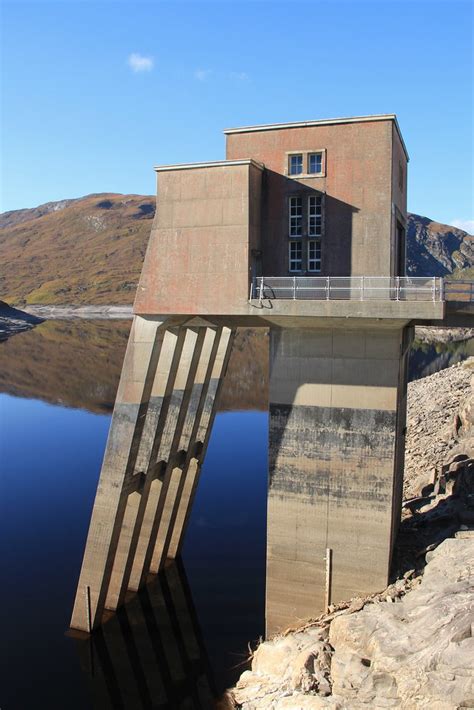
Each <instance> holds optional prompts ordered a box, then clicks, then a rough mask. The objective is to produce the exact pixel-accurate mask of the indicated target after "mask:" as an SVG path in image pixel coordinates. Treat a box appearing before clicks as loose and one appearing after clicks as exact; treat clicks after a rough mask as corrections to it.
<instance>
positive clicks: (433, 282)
mask: <svg viewBox="0 0 474 710" xmlns="http://www.w3.org/2000/svg"><path fill="white" fill-rule="evenodd" d="M431 292H432V295H433V302H434V301H436V276H433V278H432V285H431Z"/></svg>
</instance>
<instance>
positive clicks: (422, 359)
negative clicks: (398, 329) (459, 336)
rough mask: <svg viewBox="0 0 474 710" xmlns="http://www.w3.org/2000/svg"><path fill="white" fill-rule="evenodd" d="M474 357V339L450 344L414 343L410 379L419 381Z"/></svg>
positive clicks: (410, 363) (410, 361)
mask: <svg viewBox="0 0 474 710" xmlns="http://www.w3.org/2000/svg"><path fill="white" fill-rule="evenodd" d="M471 355H474V339H472V338H471V339H469V340H460V341H454V342H448V343H422V342H418V341H414V342H413V343H412V346H411V351H410V360H409V368H408V378H409V381H410V382H411V381H412V380H419V379H421V378H422V377H427V376H428V375H432V374H433V373H435V372H439V371H440V370H444V369H445V368H446V367H451V366H452V365H455V364H456V363H458V362H462V360H466V358H468V357H470V356H471Z"/></svg>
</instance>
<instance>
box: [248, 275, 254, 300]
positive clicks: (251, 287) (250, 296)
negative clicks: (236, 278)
mask: <svg viewBox="0 0 474 710" xmlns="http://www.w3.org/2000/svg"><path fill="white" fill-rule="evenodd" d="M252 296H253V276H252V278H251V279H250V295H249V303H250V302H251V301H252Z"/></svg>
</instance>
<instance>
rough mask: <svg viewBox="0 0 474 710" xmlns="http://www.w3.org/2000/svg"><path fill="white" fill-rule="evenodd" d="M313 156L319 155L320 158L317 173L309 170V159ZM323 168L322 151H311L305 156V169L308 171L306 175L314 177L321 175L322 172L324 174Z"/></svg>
mask: <svg viewBox="0 0 474 710" xmlns="http://www.w3.org/2000/svg"><path fill="white" fill-rule="evenodd" d="M313 155H319V157H320V170H318V171H316V170H310V165H311V157H312V156H313ZM323 166H324V155H323V151H322V150H313V151H311V152H310V153H308V155H307V165H306V168H307V171H308V175H316V176H319V175H322V174H323V172H324V170H323Z"/></svg>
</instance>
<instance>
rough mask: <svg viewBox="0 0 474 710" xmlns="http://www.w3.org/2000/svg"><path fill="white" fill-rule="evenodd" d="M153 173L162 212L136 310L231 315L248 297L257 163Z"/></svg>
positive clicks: (256, 237)
mask: <svg viewBox="0 0 474 710" xmlns="http://www.w3.org/2000/svg"><path fill="white" fill-rule="evenodd" d="M158 172H159V190H160V198H159V199H160V208H159V210H158V211H157V213H156V216H155V220H154V222H153V227H152V231H151V236H150V241H149V244H148V248H147V252H146V256H145V262H144V265H143V270H142V274H141V277H140V282H139V284H138V289H137V294H136V299H135V304H134V312H135V313H171V314H176V313H184V314H192V313H195V314H199V315H202V314H206V313H216V314H217V313H232V312H233V309H234V308H235V306H236V305H238V304H240V303H244V304H245V302H246V301H247V299H248V297H249V278H250V269H251V258H252V257H251V251H252V250H254V249H259V248H260V232H259V224H260V218H259V214H258V213H259V211H260V200H259V199H258V198H259V184H260V182H259V181H260V180H261V173H262V168H261V166H258V165H257V164H256V163H255V162H253V161H250V160H245V161H237V162H236V163H217V164H208V165H206V166H195V167H192V168H191V169H180V167H179V166H176V167H175V168H174V169H172V170H167V169H165V170H161V169H158ZM251 186H252V195H251V194H250V187H251Z"/></svg>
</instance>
